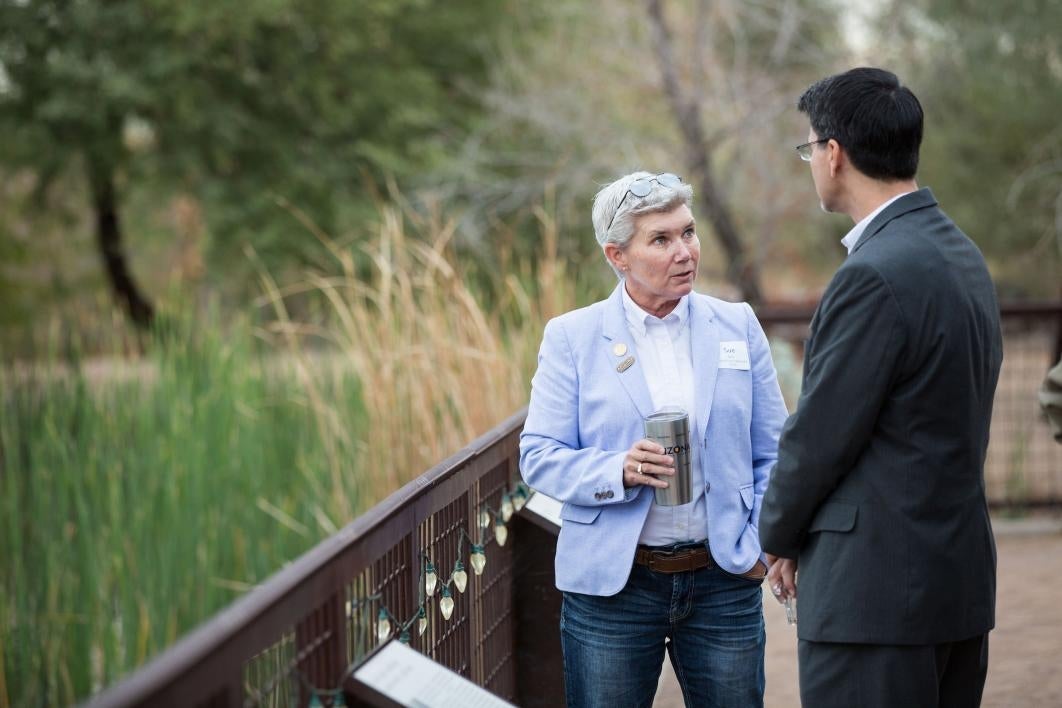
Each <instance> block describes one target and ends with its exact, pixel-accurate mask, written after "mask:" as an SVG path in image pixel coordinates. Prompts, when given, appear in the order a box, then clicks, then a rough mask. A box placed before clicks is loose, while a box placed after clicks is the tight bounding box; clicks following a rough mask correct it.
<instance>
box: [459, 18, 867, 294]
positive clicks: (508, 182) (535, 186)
mask: <svg viewBox="0 0 1062 708" xmlns="http://www.w3.org/2000/svg"><path fill="white" fill-rule="evenodd" d="M542 15H543V12H542V11H540V12H539V13H538V14H535V15H532V16H531V17H530V18H527V17H523V18H521V21H523V22H524V23H526V24H527V25H528V26H531V27H535V26H537V25H536V23H539V24H542V23H546V24H548V26H549V29H548V30H547V31H546V33H547V34H548V35H549V36H550V38H551V41H550V42H549V43H548V44H547V43H541V42H535V41H533V40H532V41H527V40H522V39H521V38H520V37H519V36H517V37H514V38H513V39H512V40H511V41H507V42H506V43H505V45H504V47H505V49H506V51H505V53H504V54H503V58H502V60H501V61H500V62H499V63H498V65H497V66H496V67H495V70H494V72H493V75H492V81H491V84H490V85H489V87H488V88H487V89H486V90H485V92H484V93H485V100H486V101H487V102H488V104H489V105H490V107H491V108H492V117H491V120H489V121H486V122H485V123H484V125H483V126H482V129H481V130H480V131H479V132H478V133H477V134H476V135H475V138H474V139H473V140H471V141H469V143H468V144H467V145H466V149H465V151H464V152H463V155H462V157H463V160H462V161H461V162H459V163H455V164H454V165H453V166H454V167H459V168H460V174H457V175H447V179H448V188H450V189H452V190H454V191H457V190H462V191H463V193H464V195H465V196H467V197H468V198H469V199H470V200H471V201H472V203H473V204H474V205H475V206H476V208H475V209H472V210H470V215H469V218H470V219H471V218H473V217H474V216H475V215H477V214H490V213H491V212H492V211H495V210H496V211H498V212H501V213H510V212H512V211H516V210H518V209H519V208H520V207H521V205H523V204H527V203H529V202H533V201H535V200H536V199H538V200H541V195H542V184H543V183H546V184H548V185H550V187H548V188H547V195H546V196H547V199H546V202H547V203H548V204H550V205H551V207H552V208H553V209H555V211H556V212H557V214H558V218H560V219H561V220H562V221H565V222H570V223H574V224H576V225H577V226H576V228H577V229H578V232H579V233H582V234H588V231H589V212H590V210H589V207H588V204H589V198H590V197H591V196H592V195H593V193H594V191H596V190H595V187H596V186H597V185H601V184H603V183H607V182H608V181H610V180H612V179H615V178H616V177H618V176H620V175H622V174H624V173H625V172H628V171H631V170H633V169H639V168H644V169H648V170H660V171H664V170H669V171H673V172H676V173H679V174H681V175H683V177H684V178H686V179H687V180H688V181H690V182H691V183H692V184H693V186H694V189H695V193H696V196H697V209H696V210H695V211H696V215H697V217H698V219H699V220H701V222H702V223H703V224H704V225H705V226H703V227H702V231H703V233H704V234H705V235H706V237H705V238H704V239H702V249H704V251H705V252H704V255H703V256H702V263H703V264H704V267H703V268H702V271H703V272H704V274H705V275H706V276H707V277H708V278H710V279H713V280H717V284H719V285H720V286H721V288H720V289H721V290H723V291H724V292H723V293H721V294H724V295H726V296H734V297H745V298H752V299H755V298H756V297H757V295H759V294H760V293H759V291H760V290H761V289H763V290H765V289H766V288H765V287H764V285H767V284H764V283H760V282H759V279H758V277H757V276H756V270H757V267H758V266H759V264H761V263H762V262H763V261H764V260H765V259H766V258H767V257H768V255H772V250H774V251H775V253H773V255H775V257H778V254H777V247H778V246H779V245H780V244H779V241H778V238H777V237H778V236H779V235H780V234H781V233H782V232H783V231H784V232H785V235H786V238H787V239H789V238H791V237H795V236H796V235H797V234H796V233H795V232H796V231H798V230H801V229H807V230H809V231H811V230H812V225H814V224H815V221H814V217H815V213H816V211H817V209H816V207H817V202H815V201H814V199H813V197H814V194H813V192H810V188H811V185H810V180H808V178H807V173H806V169H805V168H804V166H803V165H802V164H801V163H800V161H799V160H797V159H796V157H795V155H794V154H793V151H792V146H793V145H794V144H796V142H799V138H801V137H802V136H803V135H805V134H806V130H807V128H806V124H802V123H801V118H800V116H799V114H798V113H797V112H796V110H795V109H794V104H795V101H796V97H797V96H799V95H800V92H801V91H802V90H803V88H804V87H806V86H807V85H808V84H809V83H810V82H811V81H812V80H814V79H816V78H818V77H819V76H821V75H822V74H823V73H826V72H827V71H828V70H830V69H832V68H834V67H835V66H836V64H837V62H838V60H839V59H840V58H842V57H843V56H845V55H846V53H847V51H848V48H847V46H846V44H845V43H844V41H843V38H842V36H841V34H840V29H839V19H838V18H839V16H840V4H839V3H837V2H834V1H833V0H783V1H781V2H779V1H776V0H770V1H767V0H750V1H738V0H714V1H712V2H708V1H707V0H669V1H668V2H662V1H661V2H657V1H653V0H641V1H640V2H637V3H609V2H604V1H603V0H598V1H594V2H586V1H585V0H580V1H575V0H557V1H556V2H554V3H551V4H550V6H549V12H548V15H546V16H545V18H543V16H542ZM541 33H542V32H540V31H533V32H529V33H528V36H529V37H536V36H539V35H540V34H541ZM556 46H562V47H564V48H565V50H564V51H563V52H557V51H556V50H555V47H556ZM809 194H810V196H809ZM807 217H811V218H807ZM476 228H477V225H476V224H471V225H470V230H471V231H473V232H475V230H476ZM478 228H479V230H480V231H486V229H487V228H489V224H486V225H483V226H479V227H478ZM816 233H817V231H816ZM707 234H712V236H714V238H713V239H711V242H710V239H709V238H707ZM593 246H594V241H593V239H592V238H590V237H589V236H587V237H586V238H580V239H579V240H578V242H577V244H575V245H572V244H565V247H566V248H568V249H571V250H576V251H578V252H577V254H575V255H576V256H577V257H578V258H580V259H582V258H596V259H598V260H600V255H599V254H598V253H595V252H592V251H594V248H593ZM569 255H570V254H569ZM790 260H791V259H790ZM601 272H602V273H603V274H604V277H611V273H610V272H609V271H608V269H607V268H603V267H602V269H601ZM718 281H724V282H722V283H719V282H718ZM728 284H729V285H728ZM769 285H770V287H771V290H772V291H773V292H775V293H777V292H778V291H779V290H780V289H781V288H782V287H788V285H789V284H788V283H786V284H785V285H784V286H783V285H781V284H779V283H778V282H772V283H770V284H769ZM805 287H810V284H807V285H805ZM767 295H770V293H767Z"/></svg>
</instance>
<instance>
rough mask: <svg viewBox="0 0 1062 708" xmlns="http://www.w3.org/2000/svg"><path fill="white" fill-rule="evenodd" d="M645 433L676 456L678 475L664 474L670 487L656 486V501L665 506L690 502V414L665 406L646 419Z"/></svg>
mask: <svg viewBox="0 0 1062 708" xmlns="http://www.w3.org/2000/svg"><path fill="white" fill-rule="evenodd" d="M645 437H647V438H649V439H650V440H652V441H653V442H655V443H659V444H660V445H663V446H664V454H665V455H671V456H672V457H674V458H675V475H674V476H673V477H662V478H661V479H664V480H665V481H666V482H667V483H668V488H667V489H654V490H653V491H655V492H656V503H657V504H660V505H662V506H678V505H679V504H689V503H690V501H691V500H692V498H693V495H692V490H691V489H690V417H689V415H688V414H687V413H686V411H684V410H683V409H681V408H662V409H661V410H658V411H657V412H655V413H653V414H652V415H650V416H649V417H648V418H646V419H645Z"/></svg>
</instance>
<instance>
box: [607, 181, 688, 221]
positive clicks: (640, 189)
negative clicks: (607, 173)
mask: <svg viewBox="0 0 1062 708" xmlns="http://www.w3.org/2000/svg"><path fill="white" fill-rule="evenodd" d="M653 182H656V183H657V184H659V185H660V186H661V187H667V188H668V189H677V188H679V187H681V186H682V178H681V177H679V176H678V175H673V174H671V173H670V172H661V173H660V174H658V175H656V176H654V177H641V178H639V179H636V180H634V181H633V182H631V186H629V187H627V192H626V194H624V195H623V199H620V203H619V204H617V205H616V211H615V213H614V214H613V215H612V220H611V221H609V222H608V226H606V227H605V231H606V233H607V232H608V231H609V229H611V228H612V223H613V222H614V221H616V217H617V216H619V213H620V207H622V206H623V202H625V201H627V197H628V196H629V195H631V194H633V195H634V196H636V197H638V198H639V199H641V198H643V197H648V196H649V193H650V192H652V191H653Z"/></svg>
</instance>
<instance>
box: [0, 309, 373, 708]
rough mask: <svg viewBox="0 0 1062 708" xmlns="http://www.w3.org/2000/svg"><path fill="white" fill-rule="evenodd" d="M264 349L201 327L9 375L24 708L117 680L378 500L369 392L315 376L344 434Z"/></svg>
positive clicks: (9, 561)
mask: <svg viewBox="0 0 1062 708" xmlns="http://www.w3.org/2000/svg"><path fill="white" fill-rule="evenodd" d="M250 343H251V337H250V332H249V331H248V330H247V329H246V328H244V329H238V330H237V331H235V332H232V333H229V334H228V335H227V336H225V337H222V335H221V334H220V332H218V331H216V330H215V329H213V328H212V327H205V328H204V327H200V328H199V329H198V330H197V334H195V336H193V337H192V338H191V340H190V341H189V340H187V339H186V340H185V341H180V340H178V339H177V338H172V339H170V340H169V341H168V343H167V344H165V346H159V347H156V350H157V351H158V352H159V353H158V354H157V355H156V356H155V357H152V358H151V359H150V360H147V361H143V362H141V363H140V364H139V365H134V364H131V363H128V362H125V363H123V362H118V361H115V362H112V363H111V365H110V369H109V370H103V371H101V370H100V369H99V368H98V367H96V368H93V369H91V370H74V371H66V372H63V371H52V372H51V373H44V372H41V373H38V374H37V375H36V376H28V375H17V374H15V373H13V372H11V371H6V372H0V460H2V468H0V559H2V562H0V647H2V648H3V665H2V666H0V670H3V671H4V674H5V675H6V677H7V678H6V685H7V691H8V694H9V697H10V699H11V700H12V705H14V706H36V705H68V704H70V703H72V702H74V701H76V700H79V699H82V698H84V697H86V696H87V695H89V694H90V693H91V692H93V691H96V690H98V689H99V688H100V687H101V686H103V685H106V684H108V683H110V682H113V681H114V680H115V679H116V678H117V677H119V676H120V675H122V674H124V673H126V672H127V671H129V670H130V669H131V668H133V667H135V666H137V665H139V664H140V663H142V662H143V661H144V660H145V659H146V658H147V657H148V656H150V655H152V654H155V653H156V652H158V651H159V650H160V649H162V648H163V647H165V646H167V645H169V644H170V643H172V642H173V641H174V640H175V639H176V638H177V637H178V636H179V635H181V634H182V633H184V632H186V631H188V630H189V629H190V628H191V627H193V626H194V625H196V624H198V623H199V622H201V621H202V620H203V619H205V618H206V617H208V616H210V615H211V614H213V613H214V612H216V611H217V610H219V609H220V608H222V607H223V606H225V605H227V604H229V603H230V602H231V601H232V600H233V599H234V598H235V597H237V596H238V595H239V594H240V593H241V592H242V591H244V590H247V589H249V588H250V587H251V586H253V585H254V584H255V583H257V582H260V581H262V580H263V579H265V578H266V577H267V576H268V575H270V574H271V573H273V572H274V571H275V570H276V569H278V568H279V567H280V566H281V565H282V564H283V563H284V562H286V561H288V560H290V559H292V558H294V557H296V556H297V555H299V554H300V553H302V552H304V551H305V550H307V549H309V548H310V547H311V546H312V545H314V544H315V543H316V542H317V541H319V540H320V539H322V538H324V537H326V536H328V535H329V534H330V533H333V532H334V531H335V529H336V528H337V527H341V526H342V525H343V524H344V523H346V522H347V521H349V520H350V519H352V518H353V517H354V516H355V515H356V514H357V513H358V512H360V511H362V510H363V508H364V506H366V505H367V504H368V503H371V500H370V499H368V498H367V497H368V496H369V495H367V494H363V493H362V487H363V485H364V484H365V483H366V480H365V479H364V478H363V477H362V476H360V475H358V474H357V473H356V469H357V467H358V466H359V459H360V457H359V455H358V453H357V450H355V449H354V444H353V439H354V436H356V435H357V431H359V430H361V429H362V428H363V427H364V426H365V415H364V410H363V407H362V402H361V397H360V389H359V387H358V386H357V384H356V382H355V381H354V380H353V379H352V378H351V377H350V376H349V375H331V376H329V375H326V374H328V373H334V372H333V371H332V369H333V368H334V367H330V366H329V365H328V362H318V363H317V366H316V367H315V371H316V372H317V375H319V376H320V377H321V382H320V383H319V385H318V390H319V391H322V392H324V393H323V395H324V396H325V398H326V400H327V403H328V405H329V407H330V413H329V415H330V416H332V418H330V422H331V423H332V424H333V425H335V424H339V425H341V426H342V429H343V430H346V431H349V437H343V436H336V435H335V434H334V432H332V431H330V430H326V426H325V424H324V422H323V421H322V420H321V418H319V417H318V416H317V415H315V414H314V411H313V410H312V404H311V402H310V400H309V397H308V396H307V389H306V388H305V387H304V385H302V384H300V383H298V382H297V381H296V378H295V377H294V376H293V375H292V374H291V372H290V371H286V370H284V368H283V366H282V364H281V363H280V362H278V361H276V360H274V359H270V358H263V357H260V356H257V355H255V354H254V353H253V352H252V350H251V348H250ZM323 438H327V442H328V445H327V446H326V445H325V444H324V443H323ZM326 448H327V449H328V450H329V452H326ZM337 460H338V461H339V466H338V467H337V466H336V461H337ZM0 685H2V682H0ZM0 698H2V696H0Z"/></svg>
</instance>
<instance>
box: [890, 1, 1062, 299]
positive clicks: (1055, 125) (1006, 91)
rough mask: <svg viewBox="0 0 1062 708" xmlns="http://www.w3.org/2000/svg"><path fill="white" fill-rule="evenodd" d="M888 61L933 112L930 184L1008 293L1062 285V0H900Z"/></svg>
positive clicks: (894, 4) (926, 163)
mask: <svg viewBox="0 0 1062 708" xmlns="http://www.w3.org/2000/svg"><path fill="white" fill-rule="evenodd" d="M876 24H877V29H878V35H877V37H875V38H873V41H874V43H875V44H877V45H878V46H880V47H881V51H880V53H878V52H875V55H876V56H877V57H878V60H879V61H882V60H884V61H889V62H890V64H889V65H890V66H892V67H894V68H895V70H896V71H897V72H898V73H899V74H900V76H901V79H902V80H904V81H906V82H908V83H909V84H910V85H911V86H912V87H913V88H914V90H915V92H916V93H917V94H918V96H919V99H920V100H921V102H922V104H923V106H924V108H925V111H926V136H925V140H924V144H923V149H922V161H921V167H920V179H921V180H922V181H923V182H925V183H926V184H928V185H930V186H932V187H933V189H934V191H935V192H936V194H937V196H938V197H939V198H940V200H941V203H942V204H943V205H944V207H945V208H946V209H947V210H948V213H949V214H951V215H952V217H953V218H954V219H955V221H956V222H957V223H958V224H959V225H960V226H961V227H962V228H963V229H966V230H967V232H968V233H969V234H970V236H971V237H972V238H973V239H974V240H975V241H977V243H978V244H979V245H980V246H981V248H982V249H983V250H984V251H985V254H986V256H988V258H989V260H990V262H992V263H993V270H994V273H995V275H996V278H997V285H998V287H999V288H1000V289H1001V291H1003V292H1008V291H1009V292H1010V293H1012V294H1014V295H1026V296H1028V295H1039V296H1056V295H1058V294H1059V292H1060V291H1059V283H1062V124H1060V123H1059V120H1058V116H1059V115H1060V114H1062V33H1060V32H1059V28H1060V27H1062V2H1059V1H1058V0H982V1H977V0H890V2H887V3H885V5H884V8H883V11H882V13H881V15H880V16H879V17H878V19H877V23H876Z"/></svg>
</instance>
